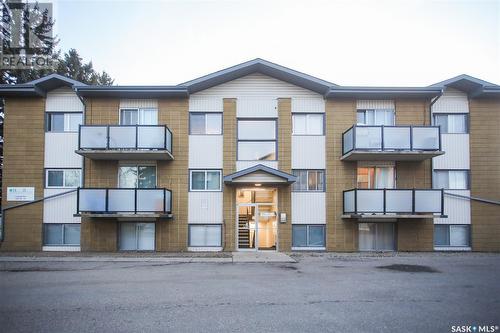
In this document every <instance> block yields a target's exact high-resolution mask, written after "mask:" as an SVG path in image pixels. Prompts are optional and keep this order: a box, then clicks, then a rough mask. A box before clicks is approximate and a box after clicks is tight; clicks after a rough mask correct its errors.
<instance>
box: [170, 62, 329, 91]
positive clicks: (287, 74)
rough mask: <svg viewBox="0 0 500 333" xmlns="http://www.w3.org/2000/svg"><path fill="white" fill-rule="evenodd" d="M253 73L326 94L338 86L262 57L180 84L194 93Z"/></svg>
mask: <svg viewBox="0 0 500 333" xmlns="http://www.w3.org/2000/svg"><path fill="white" fill-rule="evenodd" d="M252 73H261V74H264V75H267V76H270V77H273V78H275V79H278V80H281V81H284V82H288V83H290V84H293V85H296V86H299V87H302V88H304V89H308V90H311V91H314V92H317V93H319V94H322V95H324V94H325V93H326V92H327V91H328V90H329V89H330V87H332V86H336V84H334V83H331V82H328V81H324V80H321V79H319V78H317V77H314V76H311V75H308V74H304V73H302V72H298V71H296V70H293V69H290V68H288V67H284V66H281V65H278V64H275V63H272V62H270V61H267V60H264V59H260V58H257V59H253V60H250V61H247V62H244V63H241V64H239V65H236V66H232V67H229V68H226V69H223V70H220V71H217V72H214V73H211V74H208V75H205V76H202V77H199V78H197V79H194V80H191V81H188V82H184V83H181V84H179V86H185V87H187V89H188V91H189V93H190V94H192V93H196V92H198V91H201V90H205V89H208V88H211V87H214V86H217V85H219V84H222V83H226V82H229V81H232V80H235V79H238V78H241V77H243V76H246V75H249V74H252Z"/></svg>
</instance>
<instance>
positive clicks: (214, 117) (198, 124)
mask: <svg viewBox="0 0 500 333" xmlns="http://www.w3.org/2000/svg"><path fill="white" fill-rule="evenodd" d="M189 134H191V135H220V134H222V113H216V112H207V113H201V112H191V113H189Z"/></svg>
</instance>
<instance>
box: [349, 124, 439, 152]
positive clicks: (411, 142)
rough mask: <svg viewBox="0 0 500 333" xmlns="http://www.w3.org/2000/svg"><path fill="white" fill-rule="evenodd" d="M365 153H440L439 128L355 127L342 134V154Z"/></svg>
mask: <svg viewBox="0 0 500 333" xmlns="http://www.w3.org/2000/svg"><path fill="white" fill-rule="evenodd" d="M353 150H363V151H366V150H367V151H440V150H441V128H440V127H439V126H384V125H379V126H364V125H353V126H352V127H350V128H349V129H348V130H346V131H345V132H344V133H342V154H343V155H345V154H347V153H349V152H351V151H353Z"/></svg>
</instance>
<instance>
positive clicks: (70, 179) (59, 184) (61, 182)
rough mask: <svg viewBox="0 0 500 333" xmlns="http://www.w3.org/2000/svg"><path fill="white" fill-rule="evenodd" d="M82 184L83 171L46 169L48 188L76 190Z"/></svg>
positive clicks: (46, 185) (46, 184)
mask: <svg viewBox="0 0 500 333" xmlns="http://www.w3.org/2000/svg"><path fill="white" fill-rule="evenodd" d="M81 184H82V169H46V170H45V187H46V188H75V187H79V186H81Z"/></svg>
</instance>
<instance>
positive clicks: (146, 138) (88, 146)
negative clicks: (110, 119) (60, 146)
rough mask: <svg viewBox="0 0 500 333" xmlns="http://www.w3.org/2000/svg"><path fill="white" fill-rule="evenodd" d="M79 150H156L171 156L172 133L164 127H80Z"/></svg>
mask: <svg viewBox="0 0 500 333" xmlns="http://www.w3.org/2000/svg"><path fill="white" fill-rule="evenodd" d="M78 149H79V150H83V151H84V150H146V151H147V150H158V151H167V152H169V153H170V154H172V132H171V131H170V129H169V128H168V127H167V126H165V125H81V126H80V129H79V135H78Z"/></svg>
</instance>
